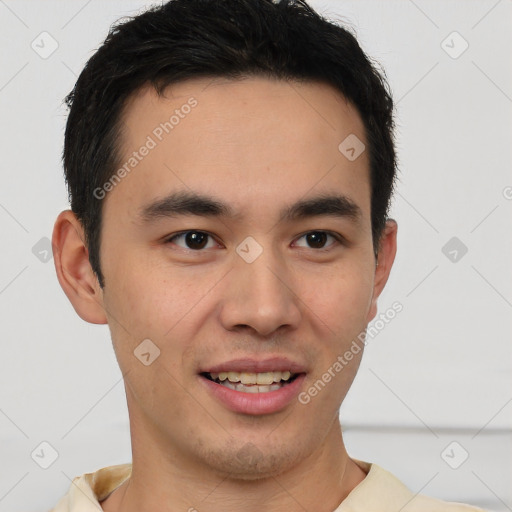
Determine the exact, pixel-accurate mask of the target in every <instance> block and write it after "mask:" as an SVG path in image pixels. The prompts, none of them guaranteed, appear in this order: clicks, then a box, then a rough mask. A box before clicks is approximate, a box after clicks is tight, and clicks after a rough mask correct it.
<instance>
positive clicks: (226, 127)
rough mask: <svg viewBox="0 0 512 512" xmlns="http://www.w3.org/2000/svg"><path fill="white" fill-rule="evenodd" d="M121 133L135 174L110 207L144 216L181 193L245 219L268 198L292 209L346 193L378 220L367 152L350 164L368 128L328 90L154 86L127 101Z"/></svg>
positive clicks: (258, 82)
mask: <svg viewBox="0 0 512 512" xmlns="http://www.w3.org/2000/svg"><path fill="white" fill-rule="evenodd" d="M120 125H121V145H120V148H121V150H120V160H121V161H119V162H118V167H119V169H122V168H124V170H125V172H122V173H121V174H123V177H122V179H121V180H118V182H117V183H116V185H115V186H114V187H112V189H111V191H110V192H108V196H107V199H108V201H107V205H108V204H109V203H111V205H110V206H108V208H109V209H112V208H114V209H119V208H121V209H122V208H123V205H124V209H125V210H126V213H127V214H128V215H130V216H132V217H134V216H135V215H136V212H138V211H139V208H140V207H142V206H143V205H145V204H147V203H149V202H150V201H154V200H155V199H156V198H158V197H159V196H160V197H162V196H164V195H168V194H169V193H171V192H173V191H176V190H178V191H193V192H197V193H200V194H205V195H210V196H215V197H221V196H222V197H223V198H225V202H226V203H229V204H230V205H232V206H233V209H234V211H236V212H242V211H244V212H245V213H247V212H249V211H250V210H251V209H252V210H254V211H255V212H256V211H258V209H260V210H261V202H259V201H262V200H264V201H265V202H266V203H267V205H268V206H269V207H270V206H272V205H276V211H277V210H279V211H282V208H281V206H282V203H285V204H286V203H288V204H291V202H293V201H296V200H297V199H298V198H299V197H305V196H306V195H307V194H308V192H309V191H311V192H318V193H328V192H330V191H331V190H336V192H339V193H343V194H345V195H347V196H349V197H350V198H352V199H353V201H354V202H356V203H357V204H358V206H359V207H360V208H361V210H362V211H365V210H368V212H369V208H370V197H369V171H368V159H367V155H366V152H365V151H363V153H362V154H361V155H360V156H359V157H358V158H357V159H355V160H350V159H348V158H347V157H346V154H344V153H343V151H342V150H341V149H340V144H341V148H342V149H343V147H344V146H343V143H344V141H345V140H347V138H349V139H348V140H352V139H351V137H352V138H353V137H354V136H355V137H356V138H357V139H356V140H358V141H359V142H360V144H361V147H364V145H366V140H365V132H364V126H363V123H362V120H361V118H360V116H359V114H358V112H357V110H356V109H355V108H354V107H353V106H352V105H351V104H350V103H348V102H347V101H346V100H345V98H344V97H342V96H341V94H339V93H338V92H337V91H336V90H335V89H334V88H332V87H331V86H329V85H327V84H323V83H316V82H305V83H298V82H286V81H279V80H269V79H265V78H260V77H251V78H245V79H242V80H226V79H222V78H210V79H207V78H205V79H194V80H188V81H186V82H180V83H178V84H174V85H172V86H169V87H167V88H166V90H165V91H164V94H163V95H161V96H159V95H158V94H157V93H156V91H155V90H154V89H153V88H152V87H149V86H148V87H144V88H142V89H140V90H139V91H137V93H136V94H134V95H133V96H132V97H131V98H130V100H129V101H128V102H127V103H126V105H125V108H124V112H123V116H122V118H121V123H120ZM278 203H279V204H280V205H281V206H280V207H279V208H277V205H278ZM128 206H129V208H128ZM260 213H261V212H260Z"/></svg>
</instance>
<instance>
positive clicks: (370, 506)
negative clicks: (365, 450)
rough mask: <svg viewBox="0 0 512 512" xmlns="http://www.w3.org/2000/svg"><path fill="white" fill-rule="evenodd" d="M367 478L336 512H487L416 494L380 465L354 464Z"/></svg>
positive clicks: (359, 462) (358, 462) (357, 462)
mask: <svg viewBox="0 0 512 512" xmlns="http://www.w3.org/2000/svg"><path fill="white" fill-rule="evenodd" d="M354 462H355V463H356V464H357V465H358V466H360V467H361V468H362V469H363V471H365V472H366V473H367V476H366V478H365V479H364V480H363V481H362V482H361V483H360V484H359V485H358V486H357V487H356V488H355V489H353V491H352V492H351V493H350V494H349V495H348V496H347V498H346V499H345V500H344V501H343V502H342V503H341V505H340V506H339V507H338V509H336V511H335V512H359V511H363V510H379V511H380V512H396V511H397V510H400V511H401V512H485V511H484V510H482V509H480V508H477V507H473V506H471V505H465V504H463V503H455V502H448V501H443V500H440V499H436V498H430V497H428V496H425V495H423V494H417V493H413V492H412V491H411V490H410V489H408V488H407V487H406V486H405V485H404V484H403V483H402V482H401V481H400V480H398V478H396V477H395V476H394V475H392V474H391V473H389V472H388V471H386V470H385V469H383V468H381V467H380V466H378V465H376V464H369V463H365V462H361V461H354Z"/></svg>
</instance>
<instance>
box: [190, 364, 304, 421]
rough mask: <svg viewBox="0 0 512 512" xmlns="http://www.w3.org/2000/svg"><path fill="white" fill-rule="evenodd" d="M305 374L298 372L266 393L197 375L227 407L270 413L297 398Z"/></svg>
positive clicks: (234, 409)
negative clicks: (240, 389) (234, 386)
mask: <svg viewBox="0 0 512 512" xmlns="http://www.w3.org/2000/svg"><path fill="white" fill-rule="evenodd" d="M305 377H306V375H305V374H304V373H302V374H300V375H299V376H298V377H296V378H295V380H294V381H293V382H290V383H289V384H286V385H285V386H283V387H281V388H280V389H276V390H275V391H268V392H266V393H244V392H242V391H235V390H234V389H229V388H227V387H225V386H223V385H222V384H217V383H216V382H213V381H212V380H209V379H207V378H206V377H203V376H202V375H199V380H200V381H201V382H202V383H203V385H205V386H206V387H207V389H208V391H209V392H210V393H212V394H213V395H214V396H215V398H217V399H218V400H219V401H220V402H222V404H224V405H225V406H226V407H227V408H228V409H230V410H231V411H234V412H239V413H243V414H253V415H257V414H272V413H274V412H278V411H280V410H282V409H284V408H285V407H286V406H287V405H289V404H290V403H291V402H292V401H293V400H294V399H296V398H297V395H298V394H299V391H300V390H301V387H302V383H303V382H304V379H305Z"/></svg>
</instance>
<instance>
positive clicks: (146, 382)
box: [53, 0, 477, 512]
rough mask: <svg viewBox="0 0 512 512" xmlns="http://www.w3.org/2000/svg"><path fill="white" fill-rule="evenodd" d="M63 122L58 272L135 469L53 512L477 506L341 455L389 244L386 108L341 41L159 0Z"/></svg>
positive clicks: (205, 4)
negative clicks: (105, 355)
mask: <svg viewBox="0 0 512 512" xmlns="http://www.w3.org/2000/svg"><path fill="white" fill-rule="evenodd" d="M68 104H69V105H70V107H71V109H70V114H69V118H68V123H67V128H66V135H65V147H64V168H65V173H66V180H67V184H68V187H69V193H70V200H71V210H66V211H64V212H62V213H61V214H60V215H59V217H58V219H57V221H56V223H55V228H54V233H53V245H54V248H55V255H54V256H55V265H56V270H57V275H58V279H59V282H60V284H61V286H62V288H63V290H64V291H65V293H66V295H67V296H68V298H69V300H70V301H71V303H72V304H73V306H74V308H75V310H76V312H77V313H78V315H79V316H80V317H81V318H82V319H84V320H85V321H87V322H91V323H97V324H104V323H108V325H109V328H110V331H111V335H112V341H113V345H114V350H115V353H116V356H117V359H118V362H119V365H120V368H121V370H122V373H123V376H124V382H125V389H126V395H127V403H128V410H129V415H130V429H131V439H132V453H133V461H132V464H125V465H121V466H114V467H109V468H104V469H101V470H99V471H97V472H95V473H91V474H86V475H83V476H82V477H79V478H76V479H75V481H74V483H73V485H72V486H71V489H70V491H69V493H68V495H67V496H65V497H64V498H63V499H62V500H61V501H60V502H59V504H58V505H57V507H56V508H55V509H54V510H55V511H56V512H64V511H93V510H105V511H107V512H118V511H119V512H120V511H123V512H134V511H145V510H147V511H149V510H158V511H160V512H171V511H173V512H175V511H179V510H183V511H189V512H191V511H195V510H198V511H200V512H217V511H220V510H222V511H224V512H225V511H231V510H237V511H238V510H244V511H256V510H258V511H259V510H261V509H262V508H264V509H265V510H268V511H271V512H274V511H275V512H278V511H285V510H286V511H288V512H290V511H299V510H300V511H303V510H308V511H315V512H331V511H339V512H341V511H366V512H369V511H372V510H374V511H377V510H378V511H383V512H386V511H394V512H398V511H399V510H403V511H406V512H407V511H420V510H421V511H427V510H428V511H429V512H434V511H436V510H437V511H441V510H450V511H459V510H460V511H462V510H477V509H475V508H473V507H469V506H466V505H461V504H453V503H452V504H449V503H445V502H441V501H439V500H436V499H433V498H426V497H423V496H418V495H415V494H413V493H412V492H411V491H409V490H407V488H406V487H405V486H404V485H402V484H401V483H400V482H399V481H398V480H397V479H396V478H395V477H394V476H392V475H391V474H389V473H388V472H386V471H385V470H384V469H382V468H379V467H378V466H376V465H374V464H370V463H365V462H361V461H356V460H352V459H351V458H350V457H349V456H348V454H347V452H346V450H345V447H344V443H343V438H342V433H341V427H340V420H339V408H340V405H341V403H342V401H343V399H344V397H345V395H346V393H347V392H348V390H349V388H350V386H351V383H352V381H353V379H354V377H355V375H356V372H357V369H358V366H359V363H360V360H361V357H362V353H363V350H362V349H363V347H364V332H365V329H366V326H367V324H368V323H369V322H370V321H371V320H372V319H373V318H374V317H375V315H376V312H377V300H378V297H379V295H380V293H381V292H382V290H383V288H384V286H385V284H386V281H387V279H388V276H389V273H390V271H391V267H392V264H393V260H394V257H395V251H396V233H397V225H396V223H395V222H394V221H393V220H391V219H388V218H387V212H388V206H389V201H390V196H391V193H392V190H393V183H394V178H395V170H396V162H395V151H394V146H393V132H392V130H393V117H392V108H393V104H392V99H391V97H390V95H389V93H388V91H387V86H386V84H385V82H384V80H383V78H382V77H381V76H380V75H379V73H378V72H377V71H376V70H375V69H374V67H372V65H371V64H370V62H369V60H368V58H367V57H366V56H365V54H364V53H363V51H362V50H361V48H360V47H359V45H358V44H357V42H356V40H355V39H354V37H353V36H352V35H351V34H350V33H349V32H347V31H346V30H344V29H343V28H341V27H338V26H336V25H334V24H331V23H329V22H327V21H326V20H324V19H322V18H321V17H320V16H318V15H317V14H316V13H315V12H314V11H313V10H311V9H310V8H309V7H308V6H307V4H306V3H305V2H301V1H296V2H293V1H282V2H280V3H272V2H271V1H270V0H222V1H219V0H172V1H170V2H169V3H167V4H165V5H163V6H161V7H157V8H154V9H153V10H151V11H148V12H146V13H144V14H142V15H140V16H137V17H135V18H133V19H132V20H130V21H128V22H126V23H124V24H121V25H118V26H117V27H115V28H114V29H113V30H112V31H111V33H110V34H109V36H108V37H107V39H106V41H105V43H104V44H103V46H102V47H101V48H100V49H99V50H98V51H97V52H96V54H95V55H94V56H93V57H92V58H91V59H90V61H89V62H88V64H87V66H86V67H85V69H84V70H83V72H82V74H81V75H80V77H79V79H78V81H77V84H76V86H75V88H74V90H73V92H72V93H71V94H70V96H69V97H68ZM348 352H350V353H351V354H352V356H351V357H349V358H346V357H345V358H344V359H343V358H342V359H341V360H340V354H342V355H345V354H347V353H348ZM342 361H343V362H342ZM319 383H320V385H319Z"/></svg>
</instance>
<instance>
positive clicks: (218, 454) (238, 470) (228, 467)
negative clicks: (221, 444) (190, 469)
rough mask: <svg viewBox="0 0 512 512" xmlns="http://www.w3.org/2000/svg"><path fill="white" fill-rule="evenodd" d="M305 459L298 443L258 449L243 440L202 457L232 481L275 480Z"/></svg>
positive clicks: (211, 451)
mask: <svg viewBox="0 0 512 512" xmlns="http://www.w3.org/2000/svg"><path fill="white" fill-rule="evenodd" d="M236 446H238V448H237V447H236ZM304 457H305V454H303V453H301V451H300V449H299V448H298V446H297V444H295V445H294V446H280V447H276V446H264V447H262V446H260V447H258V446H257V445H256V444H253V443H251V442H245V443H244V442H243V441H241V442H238V443H235V442H233V443H232V445H231V446H229V447H225V448H224V449H220V450H210V451H209V452H208V453H205V454H202V458H203V460H204V462H205V463H206V464H207V465H208V466H210V467H211V468H212V469H213V470H215V471H217V472H219V473H221V474H222V475H223V476H224V477H228V478H229V479H231V480H242V481H256V480H264V479H267V478H272V477H276V476H278V475H280V474H282V473H285V472H287V471H288V470H290V469H292V468H293V467H295V466H297V464H298V463H299V462H300V461H301V460H302V459H303V458H304Z"/></svg>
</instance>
